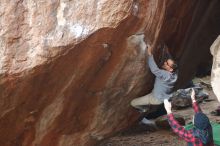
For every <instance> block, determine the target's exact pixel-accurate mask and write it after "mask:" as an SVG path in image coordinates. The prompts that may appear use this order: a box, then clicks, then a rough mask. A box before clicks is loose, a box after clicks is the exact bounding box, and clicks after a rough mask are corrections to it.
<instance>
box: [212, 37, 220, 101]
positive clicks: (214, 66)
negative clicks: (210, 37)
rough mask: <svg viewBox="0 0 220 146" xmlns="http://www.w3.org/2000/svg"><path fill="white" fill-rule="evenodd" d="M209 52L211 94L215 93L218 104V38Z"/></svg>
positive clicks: (219, 41)
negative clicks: (210, 55)
mask: <svg viewBox="0 0 220 146" xmlns="http://www.w3.org/2000/svg"><path fill="white" fill-rule="evenodd" d="M210 52H211V54H212V55H213V64H212V73H211V84H212V89H213V92H214V93H215V95H216V97H217V99H218V101H219V102H220V90H219V89H220V87H219V85H220V36H218V38H217V39H216V40H215V42H214V43H213V44H212V46H211V48H210Z"/></svg>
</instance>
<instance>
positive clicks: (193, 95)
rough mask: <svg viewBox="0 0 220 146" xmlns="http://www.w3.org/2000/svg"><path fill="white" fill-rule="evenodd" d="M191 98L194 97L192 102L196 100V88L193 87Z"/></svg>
mask: <svg viewBox="0 0 220 146" xmlns="http://www.w3.org/2000/svg"><path fill="white" fill-rule="evenodd" d="M191 99H192V102H196V98H195V90H194V89H193V88H191Z"/></svg>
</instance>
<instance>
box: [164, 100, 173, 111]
mask: <svg viewBox="0 0 220 146" xmlns="http://www.w3.org/2000/svg"><path fill="white" fill-rule="evenodd" d="M164 107H165V109H166V111H167V114H171V113H172V110H171V108H172V105H171V102H169V101H168V99H164Z"/></svg>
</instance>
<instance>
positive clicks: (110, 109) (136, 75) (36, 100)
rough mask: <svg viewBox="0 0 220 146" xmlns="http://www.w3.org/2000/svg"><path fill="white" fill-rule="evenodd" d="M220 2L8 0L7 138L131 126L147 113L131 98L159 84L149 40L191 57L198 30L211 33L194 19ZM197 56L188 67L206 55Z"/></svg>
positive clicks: (3, 52)
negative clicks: (148, 63)
mask: <svg viewBox="0 0 220 146" xmlns="http://www.w3.org/2000/svg"><path fill="white" fill-rule="evenodd" d="M218 6H219V1H218V0H213V1H198V0H179V1H177V0H163V1H162V0H120V1H118V0H98V1H97V0H83V1H69V0H41V1H33V0H1V2H0V36H1V37H0V143H1V145H3V146H90V145H95V144H96V143H97V141H100V140H102V139H103V138H105V137H106V136H109V135H111V134H112V133H115V132H117V131H119V130H121V129H123V128H126V127H128V126H129V125H131V124H132V123H133V121H135V120H136V119H137V117H138V115H137V113H136V112H135V111H134V110H133V109H132V108H131V107H130V106H129V102H130V101H131V100H132V99H133V98H135V97H138V96H142V95H144V94H147V93H149V92H150V90H151V89H152V85H153V76H152V74H151V73H150V72H149V69H148V67H147V66H146V43H148V42H151V43H152V44H153V45H154V46H156V45H157V44H158V42H160V41H161V40H163V41H165V42H166V43H167V45H168V46H169V47H170V51H171V53H172V54H173V55H174V56H175V57H176V59H178V60H180V63H183V62H184V61H186V60H187V56H188V54H190V51H189V50H190V49H191V48H190V47H185V46H186V44H188V42H189V41H190V40H193V37H191V36H194V35H193V34H196V33H198V32H203V30H202V29H199V30H198V32H194V28H195V25H196V24H197V25H198V24H200V23H201V22H203V21H204V23H205V24H206V23H207V21H208V20H209V19H208V18H209V16H210V15H212V13H211V12H213V11H215V10H216V8H218ZM210 7H211V8H212V9H211V8H210ZM208 8H209V9H208ZM201 11H202V12H204V13H206V12H207V11H208V12H207V13H208V14H207V16H206V15H205V16H204V18H207V19H205V20H204V18H203V17H202V14H200V12H201ZM218 16H219V15H218ZM217 20H219V19H217ZM204 23H201V24H204ZM214 24H216V23H214ZM213 29H217V28H213ZM207 31H208V30H207ZM208 32H209V31H208ZM194 37H195V36H194ZM210 41H211V39H210ZM204 43H205V42H204ZM206 49H208V47H207V48H206V47H204V48H203V50H206ZM187 50H188V53H187ZM192 50H194V52H195V49H194V48H193V49H192ZM154 52H155V54H156V56H159V54H160V50H158V49H155V50H154ZM184 52H185V53H184ZM182 54H184V55H182ZM206 55H207V54H204V53H203V56H206ZM184 56H186V57H184ZM192 62H193V63H192ZM192 62H190V63H189V64H187V65H188V67H191V66H196V64H198V63H199V61H198V62H195V61H192ZM184 67H185V66H183V68H184ZM185 69H186V68H185ZM194 70H195V69H194ZM192 71H193V70H192ZM185 72H186V71H185ZM181 73H182V76H181V79H182V80H183V81H187V80H188V79H190V77H191V76H190V75H189V76H187V75H186V76H185V75H184V70H183V71H181ZM183 84H184V82H181V81H179V85H180V86H181V85H183Z"/></svg>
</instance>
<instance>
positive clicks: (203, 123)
mask: <svg viewBox="0 0 220 146" xmlns="http://www.w3.org/2000/svg"><path fill="white" fill-rule="evenodd" d="M193 125H194V126H195V127H196V128H198V129H201V130H203V129H207V128H208V127H209V126H210V121H209V118H208V117H207V116H206V115H205V114H204V113H202V112H198V113H196V114H195V115H194V116H193Z"/></svg>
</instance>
